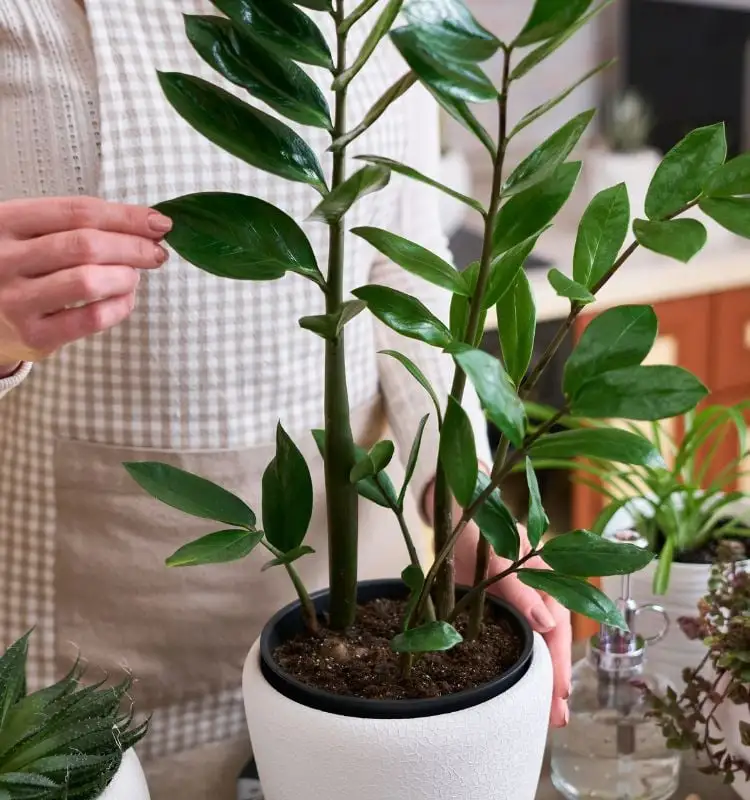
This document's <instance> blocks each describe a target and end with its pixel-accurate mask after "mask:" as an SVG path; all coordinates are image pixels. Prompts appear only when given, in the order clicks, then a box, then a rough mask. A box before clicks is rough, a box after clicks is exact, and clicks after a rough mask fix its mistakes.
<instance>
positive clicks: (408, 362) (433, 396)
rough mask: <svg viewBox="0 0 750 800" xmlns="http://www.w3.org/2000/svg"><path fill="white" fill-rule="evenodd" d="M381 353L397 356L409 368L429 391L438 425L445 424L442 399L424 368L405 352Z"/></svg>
mask: <svg viewBox="0 0 750 800" xmlns="http://www.w3.org/2000/svg"><path fill="white" fill-rule="evenodd" d="M380 353H381V355H385V356H390V357H391V358H395V359H396V361H398V362H399V363H400V364H401V365H402V366H403V367H404V368H405V369H406V370H408V372H409V374H410V375H411V376H412V377H413V378H414V379H415V380H416V381H417V383H419V385H420V386H421V387H422V388H423V389H424V390H425V391H426V392H427V394H428V395H429V396H430V400H432V403H433V405H434V406H435V413H436V414H437V420H438V427H441V426H442V424H443V412H442V409H441V408H440V401H439V400H438V396H437V394H436V393H435V390H434V389H433V388H432V384H431V383H430V382H429V380H427V376H426V375H425V374H424V372H422V370H421V369H420V368H419V367H418V366H417V365H416V364H415V363H414V362H413V361H412V360H411V359H410V358H407V357H406V356H405V355H404V354H403V353H399V352H397V351H396V350H381V351H380Z"/></svg>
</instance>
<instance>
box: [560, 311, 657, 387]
mask: <svg viewBox="0 0 750 800" xmlns="http://www.w3.org/2000/svg"><path fill="white" fill-rule="evenodd" d="M658 324H659V323H658V320H657V318H656V314H655V313H654V310H653V308H651V307H650V306H616V307H615V308H610V309H607V310H606V311H604V312H602V313H601V314H600V315H599V316H597V317H594V319H592V320H591V322H590V323H589V324H588V326H587V327H586V330H585V331H584V332H583V334H582V335H581V337H580V339H579V341H578V344H577V345H576V346H575V348H574V349H573V352H572V354H571V355H570V357H569V358H568V361H567V363H566V365H565V377H564V382H563V386H564V389H565V394H566V395H568V396H574V395H575V394H576V392H577V391H578V389H579V388H580V386H581V385H582V384H583V383H585V382H586V381H587V380H589V378H593V377H595V376H597V375H600V374H602V373H605V372H607V371H609V370H613V369H620V368H621V367H630V366H635V365H636V364H640V363H641V362H642V361H643V359H644V358H646V356H647V355H648V354H649V353H650V352H651V348H652V347H653V345H654V342H655V341H656V333H657V329H658Z"/></svg>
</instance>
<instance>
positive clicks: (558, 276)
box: [547, 269, 596, 305]
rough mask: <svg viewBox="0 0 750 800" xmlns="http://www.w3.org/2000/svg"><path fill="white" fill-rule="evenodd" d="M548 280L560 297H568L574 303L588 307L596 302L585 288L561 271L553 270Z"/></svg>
mask: <svg viewBox="0 0 750 800" xmlns="http://www.w3.org/2000/svg"><path fill="white" fill-rule="evenodd" d="M547 280H549V283H550V286H551V287H552V288H553V289H554V290H555V292H556V293H557V295H558V296H560V297H566V298H568V300H571V301H573V302H574V303H578V304H580V305H588V304H589V303H593V302H594V300H596V297H594V295H593V294H591V292H590V291H589V290H588V289H587V288H586V287H585V286H582V285H581V284H580V283H577V282H576V281H574V280H571V279H570V278H569V277H568V276H567V275H565V274H564V273H562V272H560V270H559V269H551V270H550V271H549V273H548V274H547Z"/></svg>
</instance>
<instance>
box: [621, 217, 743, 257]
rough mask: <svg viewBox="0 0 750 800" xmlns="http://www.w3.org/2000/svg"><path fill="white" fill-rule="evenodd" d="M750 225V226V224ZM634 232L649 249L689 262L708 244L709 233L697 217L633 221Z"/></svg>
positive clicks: (640, 242) (641, 243)
mask: <svg viewBox="0 0 750 800" xmlns="http://www.w3.org/2000/svg"><path fill="white" fill-rule="evenodd" d="M749 227H750V226H749ZM633 233H635V238H636V239H637V240H638V243H639V244H640V245H642V246H643V247H645V248H647V249H648V250H653V251H654V252H655V253H660V254H661V255H664V256H670V257H671V258H676V259H677V260H678V261H682V262H683V264H687V262H688V261H690V259H691V258H692V257H693V256H695V255H696V254H697V253H699V252H700V251H701V250H702V249H703V246H704V245H705V244H706V239H707V238H708V234H707V233H706V229H705V228H704V227H703V225H702V224H701V223H700V222H698V220H697V219H672V220H665V221H663V222H662V221H656V222H653V221H648V220H645V219H637V220H635V221H634V222H633Z"/></svg>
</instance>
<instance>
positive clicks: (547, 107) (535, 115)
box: [508, 59, 615, 139]
mask: <svg viewBox="0 0 750 800" xmlns="http://www.w3.org/2000/svg"><path fill="white" fill-rule="evenodd" d="M614 63H615V59H610V60H609V61H603V62H602V63H601V64H598V65H597V66H596V67H594V68H593V69H592V70H589V71H588V72H587V73H586V74H585V75H584V76H583V77H581V78H579V79H578V80H577V81H576V82H575V83H572V84H571V85H570V86H568V88H567V89H566V90H565V91H564V92H561V93H560V94H558V95H556V96H555V97H553V98H551V99H550V100H546V101H545V102H544V103H541V104H540V105H538V106H536V107H535V108H532V109H531V111H529V112H528V113H527V114H524V115H523V117H521V120H520V122H518V124H517V125H516V126H515V127H514V128H513V130H512V131H511V132H510V134H509V136H508V138H509V139H512V138H513V137H514V136H517V135H518V134H519V133H520V132H521V131H522V130H523V129H524V128H526V127H528V126H529V125H531V123H532V122H536V120H538V119H539V118H540V117H543V116H544V115H545V114H546V113H547V112H548V111H551V110H552V109H553V108H555V107H556V106H558V105H560V103H562V101H563V100H566V99H567V98H568V97H569V96H570V95H571V94H572V93H573V92H574V91H575V90H576V89H577V88H578V87H579V86H581V85H582V84H584V83H586V81H587V80H589V78H593V77H594V75H598V74H599V73H600V72H602V71H603V70H605V69H607V68H608V67H611V66H612V64H614Z"/></svg>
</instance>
